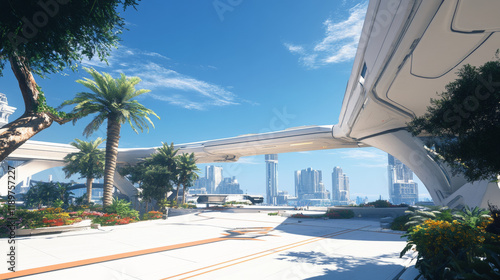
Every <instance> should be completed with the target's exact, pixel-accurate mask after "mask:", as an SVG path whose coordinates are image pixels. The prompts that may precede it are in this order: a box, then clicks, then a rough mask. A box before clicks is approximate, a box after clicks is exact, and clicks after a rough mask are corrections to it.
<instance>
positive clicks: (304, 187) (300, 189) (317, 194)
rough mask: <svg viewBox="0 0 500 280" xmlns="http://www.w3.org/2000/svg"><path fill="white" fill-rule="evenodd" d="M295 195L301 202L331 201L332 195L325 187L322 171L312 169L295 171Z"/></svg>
mask: <svg viewBox="0 0 500 280" xmlns="http://www.w3.org/2000/svg"><path fill="white" fill-rule="evenodd" d="M295 193H296V194H297V197H298V199H299V200H307V199H329V196H330V193H329V192H328V191H326V190H325V186H324V185H323V175H322V172H321V170H314V169H312V168H310V167H309V168H307V169H303V170H301V171H295Z"/></svg>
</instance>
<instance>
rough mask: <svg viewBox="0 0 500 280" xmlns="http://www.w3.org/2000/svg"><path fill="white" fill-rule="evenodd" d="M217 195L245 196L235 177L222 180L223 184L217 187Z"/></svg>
mask: <svg viewBox="0 0 500 280" xmlns="http://www.w3.org/2000/svg"><path fill="white" fill-rule="evenodd" d="M217 193H219V194H243V191H242V190H241V189H240V184H239V183H238V180H236V178H235V177H234V176H233V177H228V178H224V179H222V182H221V183H220V184H219V186H218V187H217Z"/></svg>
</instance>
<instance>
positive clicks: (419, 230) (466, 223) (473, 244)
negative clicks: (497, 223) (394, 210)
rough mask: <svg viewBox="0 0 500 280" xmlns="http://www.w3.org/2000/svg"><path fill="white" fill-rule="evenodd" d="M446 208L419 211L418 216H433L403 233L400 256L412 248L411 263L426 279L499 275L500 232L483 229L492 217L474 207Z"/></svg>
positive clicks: (489, 277)
mask: <svg viewBox="0 0 500 280" xmlns="http://www.w3.org/2000/svg"><path fill="white" fill-rule="evenodd" d="M449 212H450V210H447V209H445V210H440V211H432V212H431V213H429V212H423V211H420V214H421V215H420V217H421V216H422V214H423V215H426V216H432V215H434V216H435V217H436V218H428V219H426V220H423V221H422V222H420V223H418V224H416V225H414V226H412V227H411V228H410V229H409V230H408V233H407V234H406V235H403V237H407V239H408V243H407V245H406V247H405V248H404V249H403V251H402V252H401V256H403V255H404V254H405V253H406V252H407V251H408V250H410V249H412V248H415V249H416V251H417V252H418V259H417V263H416V266H415V267H416V268H418V269H419V271H420V273H421V275H423V276H424V277H425V278H426V279H428V280H431V279H500V270H499V269H500V236H499V235H496V234H493V233H490V232H487V231H486V228H487V227H488V225H489V224H491V222H492V221H493V219H492V218H490V217H488V216H486V215H484V214H482V212H480V211H479V210H476V209H473V210H472V211H471V210H469V209H466V210H464V211H463V212H462V213H458V214H455V213H451V214H450V215H448V213H449ZM414 217H416V216H414ZM420 217H417V218H420ZM446 219H449V220H446ZM410 220H412V218H410ZM413 220H414V221H416V220H417V219H416V218H413ZM413 223H415V222H413ZM409 224H412V222H410V223H409Z"/></svg>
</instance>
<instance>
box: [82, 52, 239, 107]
mask: <svg viewBox="0 0 500 280" xmlns="http://www.w3.org/2000/svg"><path fill="white" fill-rule="evenodd" d="M169 60H170V59H169V58H168V57H166V56H163V55H162V54H159V53H155V52H147V51H142V50H137V49H130V48H127V47H125V46H120V48H118V49H117V50H115V51H113V53H112V54H111V55H110V56H109V57H108V62H109V65H107V64H106V63H103V62H100V61H98V60H92V61H88V60H86V61H83V62H82V64H83V65H84V66H86V67H96V68H97V67H98V68H105V71H109V72H113V73H124V74H126V75H127V76H138V77H140V78H141V80H142V82H141V83H140V84H139V87H140V88H147V89H150V90H152V91H151V93H149V94H148V96H150V97H152V98H154V99H156V100H159V101H164V102H167V103H169V104H172V105H175V106H180V107H183V108H186V109H192V110H205V109H207V108H208V107H211V106H228V105H237V104H239V102H240V101H237V96H236V95H235V94H234V93H232V92H231V91H230V89H231V87H227V86H226V87H223V86H219V85H216V84H213V83H209V82H206V81H202V80H198V79H196V78H194V77H190V76H188V75H183V74H181V73H179V72H177V71H175V70H173V69H171V68H169V67H168V66H165V65H164V63H165V61H169ZM107 69H110V70H107ZM241 102H245V101H241Z"/></svg>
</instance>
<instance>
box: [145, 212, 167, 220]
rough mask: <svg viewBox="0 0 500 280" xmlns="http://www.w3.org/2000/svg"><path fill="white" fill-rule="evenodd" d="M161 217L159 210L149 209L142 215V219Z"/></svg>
mask: <svg viewBox="0 0 500 280" xmlns="http://www.w3.org/2000/svg"><path fill="white" fill-rule="evenodd" d="M162 217H163V213H162V212H160V211H149V212H147V213H144V214H143V215H142V219H143V220H158V219H161V218H162Z"/></svg>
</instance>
